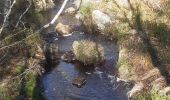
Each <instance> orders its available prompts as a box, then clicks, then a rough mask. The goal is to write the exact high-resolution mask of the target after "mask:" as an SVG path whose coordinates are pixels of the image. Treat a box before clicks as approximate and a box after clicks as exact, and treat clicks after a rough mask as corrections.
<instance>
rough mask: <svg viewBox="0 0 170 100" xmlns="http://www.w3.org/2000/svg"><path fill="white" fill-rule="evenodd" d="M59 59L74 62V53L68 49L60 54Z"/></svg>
mask: <svg viewBox="0 0 170 100" xmlns="http://www.w3.org/2000/svg"><path fill="white" fill-rule="evenodd" d="M61 60H63V61H65V62H69V63H71V62H74V61H75V60H76V59H75V55H74V53H73V52H72V51H68V52H66V53H64V54H63V55H62V56H61Z"/></svg>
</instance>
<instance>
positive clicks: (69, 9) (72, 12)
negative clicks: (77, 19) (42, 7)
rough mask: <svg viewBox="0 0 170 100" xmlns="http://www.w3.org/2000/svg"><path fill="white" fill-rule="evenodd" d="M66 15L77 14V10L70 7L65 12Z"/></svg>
mask: <svg viewBox="0 0 170 100" xmlns="http://www.w3.org/2000/svg"><path fill="white" fill-rule="evenodd" d="M65 13H67V14H70V15H74V14H75V13H76V9H75V8H74V7H69V8H67V9H66V10H65Z"/></svg>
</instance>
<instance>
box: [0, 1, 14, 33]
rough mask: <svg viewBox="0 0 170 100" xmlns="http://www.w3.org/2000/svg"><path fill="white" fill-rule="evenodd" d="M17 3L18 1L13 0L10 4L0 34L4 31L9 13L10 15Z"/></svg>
mask: <svg viewBox="0 0 170 100" xmlns="http://www.w3.org/2000/svg"><path fill="white" fill-rule="evenodd" d="M15 3H16V0H14V1H13V3H12V5H11V6H10V8H9V10H8V12H7V14H6V16H5V18H4V21H3V24H2V26H1V28H0V35H1V34H2V31H3V29H4V27H5V24H6V21H7V19H8V17H9V15H10V13H11V10H12V8H13V6H14V4H15Z"/></svg>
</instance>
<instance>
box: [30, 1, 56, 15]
mask: <svg viewBox="0 0 170 100" xmlns="http://www.w3.org/2000/svg"><path fill="white" fill-rule="evenodd" d="M54 5H55V4H54V2H53V0H33V6H34V7H35V11H36V12H40V11H45V10H47V9H50V8H53V7H54Z"/></svg>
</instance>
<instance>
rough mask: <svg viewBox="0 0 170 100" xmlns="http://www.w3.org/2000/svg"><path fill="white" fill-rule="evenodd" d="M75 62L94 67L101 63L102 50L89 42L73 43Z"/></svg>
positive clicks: (97, 45) (99, 46) (98, 45)
mask: <svg viewBox="0 0 170 100" xmlns="http://www.w3.org/2000/svg"><path fill="white" fill-rule="evenodd" d="M72 49H73V53H74V55H75V58H76V60H78V61H80V62H83V63H84V64H86V65H95V64H98V63H100V62H101V61H103V58H104V49H103V47H102V46H101V45H100V44H97V43H95V42H93V41H90V40H80V41H74V42H73V45H72Z"/></svg>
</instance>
